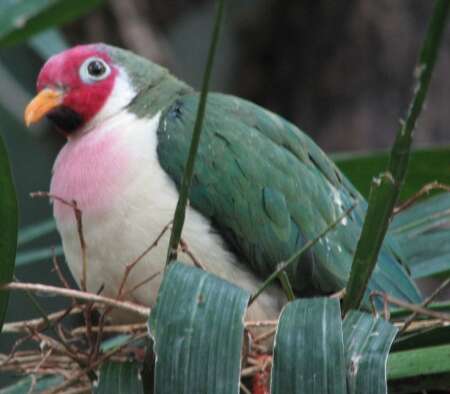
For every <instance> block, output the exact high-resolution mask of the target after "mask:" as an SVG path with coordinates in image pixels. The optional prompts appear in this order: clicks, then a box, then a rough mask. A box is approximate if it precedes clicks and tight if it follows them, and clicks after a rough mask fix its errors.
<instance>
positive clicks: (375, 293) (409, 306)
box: [370, 291, 450, 321]
mask: <svg viewBox="0 0 450 394" xmlns="http://www.w3.org/2000/svg"><path fill="white" fill-rule="evenodd" d="M370 297H383V299H384V300H386V302H388V303H389V304H393V305H397V306H400V307H402V308H405V309H408V310H410V311H413V312H416V313H417V314H419V315H424V316H430V317H434V318H436V319H441V320H444V321H450V313H443V312H436V311H433V310H431V309H427V308H424V307H422V306H420V305H415V304H410V303H409V302H406V301H403V300H399V299H397V298H394V297H391V296H390V295H388V294H386V293H383V292H381V291H372V292H371V293H370Z"/></svg>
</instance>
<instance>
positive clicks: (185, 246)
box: [180, 237, 206, 271]
mask: <svg viewBox="0 0 450 394" xmlns="http://www.w3.org/2000/svg"><path fill="white" fill-rule="evenodd" d="M180 247H181V251H182V252H183V253H184V254H187V255H188V256H189V258H190V259H191V260H192V262H193V263H194V265H195V266H196V267H197V268H200V269H201V270H203V271H206V267H205V266H204V264H202V262H201V261H200V260H199V259H197V258H196V257H195V255H194V253H192V252H191V250H190V249H189V245H188V243H187V242H186V241H185V240H184V239H183V237H180Z"/></svg>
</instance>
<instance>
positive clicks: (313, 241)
mask: <svg viewBox="0 0 450 394" xmlns="http://www.w3.org/2000/svg"><path fill="white" fill-rule="evenodd" d="M356 205H357V204H353V205H352V206H351V207H350V208H349V209H347V210H345V211H344V212H343V213H342V215H340V216H339V217H338V218H337V219H336V220H335V221H334V222H333V223H331V224H330V225H329V226H327V227H326V228H325V229H324V230H322V231H321V232H320V233H319V234H318V235H317V236H316V237H315V238H312V239H310V240H309V241H308V242H306V243H305V244H304V245H303V246H302V247H301V248H300V249H299V250H298V251H297V252H295V253H294V254H293V255H292V256H291V257H289V258H288V259H287V260H286V261H282V262H280V263H279V264H278V268H277V269H276V270H275V271H274V272H272V274H270V275H269V276H268V277H267V279H266V280H265V281H264V282H263V283H262V285H261V286H259V288H258V289H257V290H256V292H255V293H254V294H252V296H251V297H250V300H249V302H248V305H249V306H250V305H251V304H252V303H253V302H254V301H255V300H256V298H258V297H259V295H260V294H261V293H262V292H263V291H264V290H265V289H266V288H267V287H268V286H270V285H271V284H272V282H273V281H274V280H275V279H276V278H278V276H279V275H280V273H281V272H285V270H286V269H287V268H288V267H289V266H290V265H291V264H292V263H294V262H295V261H297V259H298V258H299V257H300V256H301V255H302V254H303V253H305V252H306V251H307V250H309V249H310V248H311V247H313V246H314V245H315V244H316V243H317V242H319V240H320V239H322V237H324V236H325V235H326V234H327V233H328V232H329V231H331V230H333V229H334V228H335V227H336V226H337V225H338V224H339V223H340V222H341V221H342V220H343V219H345V218H346V217H347V216H348V215H349V214H350V212H352V211H353V210H354V209H355V207H356Z"/></svg>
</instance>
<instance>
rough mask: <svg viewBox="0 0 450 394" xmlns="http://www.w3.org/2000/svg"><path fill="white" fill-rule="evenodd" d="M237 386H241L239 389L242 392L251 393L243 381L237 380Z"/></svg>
mask: <svg viewBox="0 0 450 394" xmlns="http://www.w3.org/2000/svg"><path fill="white" fill-rule="evenodd" d="M239 387H240V388H241V391H243V392H244V394H252V392H251V391H250V390H249V389H248V388H247V387H246V386H245V385H244V383H242V382H239Z"/></svg>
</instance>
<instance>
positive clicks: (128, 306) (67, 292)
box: [0, 282, 150, 319]
mask: <svg viewBox="0 0 450 394" xmlns="http://www.w3.org/2000/svg"><path fill="white" fill-rule="evenodd" d="M0 290H22V291H33V292H43V293H51V294H59V295H62V296H64V297H70V298H76V299H78V300H84V301H90V302H97V303H99V304H104V305H109V306H112V307H114V308H117V309H122V310H125V311H129V312H134V313H136V314H137V315H140V316H142V317H145V318H146V319H148V317H149V315H150V308H146V307H144V306H139V305H136V304H132V303H131V302H126V301H118V300H115V299H114V298H109V297H104V296H101V295H98V294H94V293H88V292H85V291H79V290H73V289H65V288H62V287H56V286H48V285H41V284H37V283H16V282H11V283H7V284H4V285H0Z"/></svg>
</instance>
